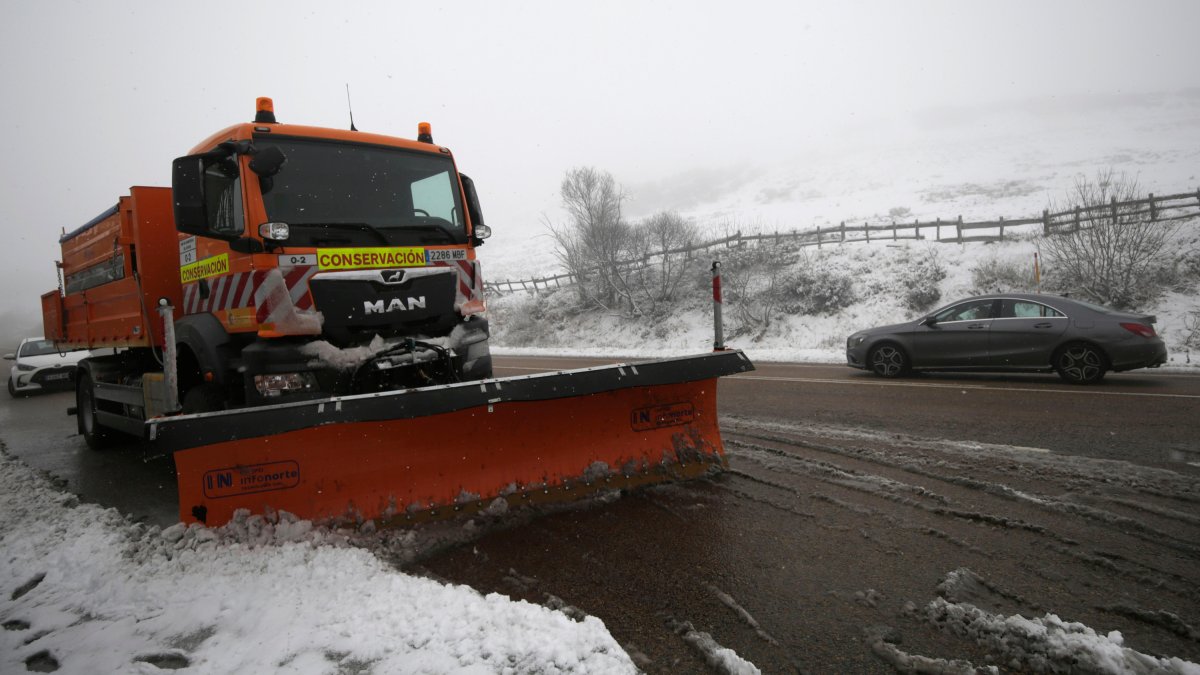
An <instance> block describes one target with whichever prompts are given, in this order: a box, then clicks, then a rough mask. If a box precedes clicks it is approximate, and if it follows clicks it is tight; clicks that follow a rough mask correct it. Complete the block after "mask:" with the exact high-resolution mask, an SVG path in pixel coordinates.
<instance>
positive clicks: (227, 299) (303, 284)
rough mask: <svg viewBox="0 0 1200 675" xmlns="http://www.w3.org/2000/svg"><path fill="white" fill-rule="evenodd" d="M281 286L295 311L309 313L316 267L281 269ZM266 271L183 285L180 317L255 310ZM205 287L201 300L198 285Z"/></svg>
mask: <svg viewBox="0 0 1200 675" xmlns="http://www.w3.org/2000/svg"><path fill="white" fill-rule="evenodd" d="M279 271H280V272H281V273H282V274H283V279H284V283H285V285H286V286H287V289H288V295H289V296H290V297H291V300H292V304H293V305H294V306H295V307H296V308H297V309H301V310H304V309H310V308H311V307H312V296H311V295H309V293H308V280H309V278H310V277H312V275H314V274H316V272H317V268H316V266H312V265H309V266H303V267H281V268H279ZM268 272H270V270H257V271H254V272H235V273H233V274H224V275H221V276H219V277H211V278H208V279H204V280H202V281H197V282H193V283H190V284H184V286H183V313H184V314H199V313H204V312H216V311H219V310H223V309H224V310H228V309H237V308H240V307H256V306H259V304H260V303H259V302H257V300H256V297H257V296H258V295H260V293H259V289H261V288H262V285H263V280H264V279H266V276H267V274H268ZM202 282H206V283H207V284H208V288H209V293H208V297H207V298H205V297H202V294H201V293H200V284H201V283H202Z"/></svg>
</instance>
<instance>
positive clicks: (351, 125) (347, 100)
mask: <svg viewBox="0 0 1200 675" xmlns="http://www.w3.org/2000/svg"><path fill="white" fill-rule="evenodd" d="M346 109H347V110H349V111H350V131H358V129H355V128H354V108H353V106H351V105H350V83H349V82H347V83H346Z"/></svg>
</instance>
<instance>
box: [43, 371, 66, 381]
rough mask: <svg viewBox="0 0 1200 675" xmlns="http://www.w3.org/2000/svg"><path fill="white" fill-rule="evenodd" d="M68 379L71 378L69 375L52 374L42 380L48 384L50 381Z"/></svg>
mask: <svg viewBox="0 0 1200 675" xmlns="http://www.w3.org/2000/svg"><path fill="white" fill-rule="evenodd" d="M68 377H71V374H70V373H53V374H50V375H47V376H46V377H44V378H42V379H44V380H46V381H47V382H49V381H50V380H65V379H67V378H68Z"/></svg>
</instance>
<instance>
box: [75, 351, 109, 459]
mask: <svg viewBox="0 0 1200 675" xmlns="http://www.w3.org/2000/svg"><path fill="white" fill-rule="evenodd" d="M75 419H76V421H77V423H78V425H79V433H80V435H82V436H83V440H84V442H86V443H87V445H88V447H89V448H91V449H93V450H103V449H104V448H106V447H108V446H110V445H112V436H113V432H112V430H111V429H107V428H105V427H102V426H100V422H99V421H97V419H96V391H95V385H94V384H93V382H92V374H91V373H90V372H89V371H87V370H84V369H80V371H79V377H78V379H77V381H76V382H75Z"/></svg>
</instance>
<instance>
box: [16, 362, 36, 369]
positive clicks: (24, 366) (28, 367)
mask: <svg viewBox="0 0 1200 675" xmlns="http://www.w3.org/2000/svg"><path fill="white" fill-rule="evenodd" d="M17 370H37V366H31V365H29V364H28V363H18V364H17Z"/></svg>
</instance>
